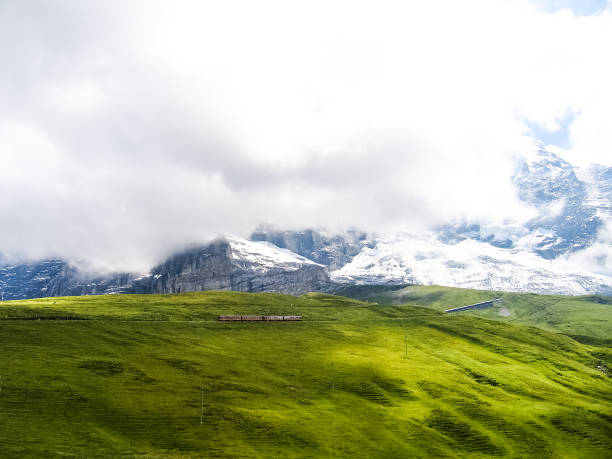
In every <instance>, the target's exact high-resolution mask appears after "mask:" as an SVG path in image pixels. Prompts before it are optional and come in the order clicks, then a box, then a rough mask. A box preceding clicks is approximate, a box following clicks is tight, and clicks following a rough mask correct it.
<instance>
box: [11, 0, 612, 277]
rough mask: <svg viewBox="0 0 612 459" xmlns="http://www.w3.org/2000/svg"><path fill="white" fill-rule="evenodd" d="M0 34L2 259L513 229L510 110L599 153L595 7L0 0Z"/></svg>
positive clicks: (602, 62)
mask: <svg viewBox="0 0 612 459" xmlns="http://www.w3.org/2000/svg"><path fill="white" fill-rule="evenodd" d="M0 39H1V40H2V42H3V43H14V44H15V46H12V47H4V48H3V49H2V51H0V53H2V56H1V57H2V59H1V60H0V99H1V100H2V101H3V104H2V107H0V167H1V168H2V170H1V171H0V172H1V175H2V177H3V179H2V180H1V181H0V193H1V194H0V215H2V216H3V217H2V221H3V222H5V224H4V225H2V228H0V251H2V252H6V253H20V254H25V255H27V256H40V255H50V254H60V255H65V256H69V257H72V258H75V257H81V258H87V259H92V260H94V262H95V263H96V264H98V265H99V266H106V267H122V268H129V269H141V268H143V267H146V266H148V264H150V263H152V262H153V261H154V260H155V259H158V258H159V257H160V256H163V255H164V254H165V253H167V252H168V251H169V250H171V249H173V248H174V247H176V246H178V245H180V244H182V243H184V242H187V241H191V240H201V239H205V238H206V237H210V236H212V235H214V234H215V233H219V232H234V233H242V234H244V233H245V232H248V231H249V230H250V229H251V228H253V227H254V226H256V225H257V224H258V223H259V222H261V221H266V222H272V223H276V224H278V225H280V226H285V227H291V226H295V227H297V226H332V227H335V226H338V225H340V226H342V225H358V226H361V227H364V228H367V229H389V228H401V229H405V228H407V227H415V226H429V225H432V224H436V223H439V222H442V221H448V220H452V219H455V218H470V219H473V220H477V221H483V222H485V221H486V222H488V223H489V224H491V225H496V224H501V223H502V222H503V221H506V220H508V219H513V220H517V221H520V220H521V219H524V218H526V217H527V216H528V215H530V213H529V212H530V211H529V209H525V208H523V207H522V205H521V204H520V203H519V202H517V200H516V197H515V195H514V190H513V188H512V186H511V184H510V173H511V170H512V167H513V155H515V154H516V153H520V152H525V151H528V150H530V149H533V148H534V145H535V144H534V142H533V139H530V138H529V137H527V133H528V129H527V128H526V125H525V123H524V120H525V119H528V120H530V121H532V122H536V123H538V124H540V125H542V126H544V127H549V128H555V126H556V124H555V123H557V120H558V119H559V118H560V117H562V116H563V114H565V113H567V112H568V110H569V111H572V112H575V113H578V114H579V115H578V116H577V117H576V119H575V121H574V122H573V123H572V124H571V126H570V128H569V129H570V139H571V143H572V148H571V151H570V153H569V154H570V155H571V156H572V158H577V160H579V161H598V162H606V158H607V157H608V156H609V153H608V152H609V151H610V149H611V147H612V130H611V129H608V127H609V120H610V107H612V103H611V102H612V99H611V98H612V89H611V87H610V85H609V81H612V64H611V58H610V57H609V50H608V47H609V43H611V42H612V13H611V12H610V11H609V10H608V11H605V12H602V13H600V14H598V15H596V16H589V17H577V16H575V15H574V14H572V13H571V12H570V11H569V10H562V11H559V12H557V13H554V14H548V13H543V12H541V11H540V10H538V9H537V8H536V6H534V5H533V4H531V3H529V2H527V1H523V0H517V1H505V0H470V1H465V2H456V1H450V0H449V1H439V2H419V3H416V2H376V4H374V3H371V2H355V1H350V2H348V1H346V2H308V3H303V4H299V3H293V2H281V1H278V2H232V1H229V2H195V1H194V2H187V1H182V2H151V1H146V2H106V1H105V2H83V3H78V4H77V3H74V2H68V1H54V2H45V3H44V4H40V3H34V2H28V1H5V2H3V3H2V4H1V5H0ZM607 162H608V163H609V160H607ZM7 222H8V224H6V223H7Z"/></svg>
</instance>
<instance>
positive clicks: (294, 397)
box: [0, 288, 612, 458]
mask: <svg viewBox="0 0 612 459" xmlns="http://www.w3.org/2000/svg"><path fill="white" fill-rule="evenodd" d="M398 292H399V291H398ZM396 293H397V292H394V293H393V294H394V295H395V294H396ZM487 293H488V294H489V297H490V295H491V294H490V292H487ZM382 294H386V293H384V292H383V293H382ZM403 294H405V296H404V297H403V298H393V299H391V300H389V301H388V303H389V304H386V305H385V304H374V303H367V302H361V301H358V300H355V299H348V298H343V297H338V296H333V295H323V294H308V295H304V296H302V297H297V298H296V297H291V296H285V295H277V294H248V293H237V292H201V293H189V294H181V295H111V296H87V297H71V298H46V299H37V300H27V301H10V302H3V303H0V378H1V379H0V456H1V457H3V458H4V457H6V458H10V457H16V458H23V457H79V458H80V457H153V458H155V457H266V458H267V457H316V458H319V457H345V456H353V457H367V458H371V457H381V458H393V457H397V458H403V457H470V458H471V457H490V456H499V457H529V456H532V457H533V456H537V457H540V458H548V457H551V458H560V457H568V458H574V457H601V458H605V457H610V456H611V455H612V377H611V374H610V368H611V367H612V361H611V359H610V356H611V355H612V354H611V352H610V346H609V343H608V341H607V338H609V337H610V335H609V334H606V328H605V327H607V326H609V321H608V322H606V323H605V324H604V325H602V324H601V323H600V322H598V321H599V320H600V319H602V318H603V319H602V320H604V321H605V320H608V319H606V318H609V316H608V315H606V314H607V312H606V311H609V308H612V305H609V304H599V303H597V302H593V301H591V300H584V299H580V298H578V299H567V305H565V306H563V307H564V308H565V309H563V312H562V313H558V314H557V316H555V318H554V319H547V312H546V311H548V310H553V311H556V310H557V309H555V307H554V305H553V303H554V302H555V301H557V298H558V297H548V296H538V295H529V296H525V297H521V298H522V299H517V300H511V298H513V296H512V295H511V294H505V295H504V298H505V299H506V301H505V307H507V308H508V309H509V310H510V311H511V312H513V313H514V314H515V315H514V316H509V317H502V316H499V311H493V310H487V311H480V312H478V313H477V314H491V315H492V318H494V319H495V320H490V319H489V318H486V317H478V316H475V315H473V314H464V313H461V314H453V315H445V314H443V313H441V312H440V309H444V306H450V307H452V306H460V305H461V304H456V303H457V302H463V304H468V303H470V302H474V301H472V299H473V298H476V300H475V301H478V299H479V298H480V297H481V296H483V297H484V296H485V294H484V293H481V292H474V291H457V292H455V293H452V292H451V293H448V292H446V293H445V292H444V291H442V290H435V288H432V290H427V289H425V290H414V291H412V292H411V293H409V292H408V291H405V292H403ZM427 295H430V296H427ZM453 295H456V297H453ZM489 297H487V298H484V299H489ZM519 297H520V295H518V296H517V298H519ZM366 299H369V300H372V298H366ZM378 299H379V300H381V298H378ZM604 299H605V298H604ZM396 300H397V301H396ZM451 300H452V301H451ZM513 301H516V304H515V303H513ZM530 301H531V302H532V304H533V305H534V306H533V310H532V311H531V312H530V311H529V308H526V307H525V308H524V309H521V308H523V306H521V305H522V304H523V303H525V302H530ZM585 301H586V302H587V303H589V304H591V303H593V304H598V305H599V306H601V307H602V311H604V313H603V314H602V315H600V313H599V312H598V311H599V310H593V312H592V313H588V314H587V315H586V316H584V317H585V319H584V321H582V316H581V315H580V314H579V312H576V310H577V309H576V308H579V307H580V304H582V302H585ZM448 302H451V304H448ZM394 303H397V304H394ZM400 303H402V304H400ZM403 303H409V304H403ZM519 303H520V304H519ZM525 304H527V303H525ZM556 304H558V302H557V303H556ZM585 304H586V303H585ZM513 305H515V306H516V308H515V307H514V306H513ZM606 308H607V309H606ZM534 311H535V312H534ZM519 312H520V314H519ZM219 314H278V315H288V314H301V315H302V316H303V318H304V320H303V321H302V322H261V323H259V322H255V323H221V322H218V321H217V320H216V317H217V316H218V315H219ZM495 314H497V316H495ZM553 315H554V314H553ZM510 319H513V322H514V323H509V322H508V320H510ZM551 320H552V322H551ZM527 323H531V324H536V325H540V326H541V327H543V328H536V327H533V326H529V325H525V324H527ZM606 324H607V325H606ZM581 327H582V328H581ZM608 330H609V329H608ZM568 335H572V336H573V337H572V336H568ZM576 337H586V338H576Z"/></svg>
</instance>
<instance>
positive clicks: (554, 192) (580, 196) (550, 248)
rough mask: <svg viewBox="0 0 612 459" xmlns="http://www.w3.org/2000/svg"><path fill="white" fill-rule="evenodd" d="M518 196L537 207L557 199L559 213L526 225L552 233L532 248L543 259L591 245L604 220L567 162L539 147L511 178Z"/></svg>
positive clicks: (533, 229)
mask: <svg viewBox="0 0 612 459" xmlns="http://www.w3.org/2000/svg"><path fill="white" fill-rule="evenodd" d="M513 181H514V184H515V185H516V186H517V192H518V196H519V198H520V199H521V200H522V201H524V202H526V203H528V204H532V205H534V206H535V207H536V208H538V209H545V208H546V206H548V205H550V204H554V203H555V202H559V203H561V204H562V207H561V210H560V212H559V213H557V214H556V215H553V216H547V215H543V216H542V217H537V218H535V219H533V220H531V221H529V222H528V223H527V224H526V227H527V229H529V230H530V231H538V230H539V231H541V232H544V233H548V234H550V235H551V236H550V237H546V238H544V239H543V240H542V241H540V242H539V243H538V244H537V246H536V247H535V250H534V251H535V252H536V253H537V254H538V255H540V256H541V257H542V258H545V259H553V258H557V257H558V256H559V255H561V254H563V253H566V252H573V251H576V250H580V249H584V248H586V247H588V246H590V245H591V244H592V243H593V242H594V241H595V239H597V233H598V231H599V229H600V228H601V227H602V225H603V222H602V221H601V219H600V218H599V217H598V216H597V208H596V207H594V206H592V205H589V204H588V202H587V187H586V184H585V183H584V182H583V181H582V180H580V179H579V178H578V177H577V176H576V173H575V172H574V168H573V167H572V165H571V164H570V163H568V162H567V161H565V160H563V159H561V158H560V157H558V156H557V155H555V154H553V153H550V152H547V151H545V150H541V151H540V152H539V154H538V161H531V162H525V163H523V164H522V166H521V167H520V168H519V170H518V171H517V172H516V174H515V176H514V177H513Z"/></svg>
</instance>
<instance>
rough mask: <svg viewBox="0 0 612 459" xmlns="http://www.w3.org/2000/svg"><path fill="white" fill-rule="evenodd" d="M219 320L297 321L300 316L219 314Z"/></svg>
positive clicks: (300, 318)
mask: <svg viewBox="0 0 612 459" xmlns="http://www.w3.org/2000/svg"><path fill="white" fill-rule="evenodd" d="M218 319H219V320H220V321H221V322H258V321H262V322H263V321H265V322H272V321H299V320H302V316H228V315H223V316H219V317H218Z"/></svg>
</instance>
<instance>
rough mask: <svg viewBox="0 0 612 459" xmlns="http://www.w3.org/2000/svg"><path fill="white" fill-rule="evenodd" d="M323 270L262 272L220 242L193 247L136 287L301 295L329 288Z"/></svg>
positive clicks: (147, 290) (306, 267)
mask: <svg viewBox="0 0 612 459" xmlns="http://www.w3.org/2000/svg"><path fill="white" fill-rule="evenodd" d="M330 284H331V282H330V280H329V275H328V274H327V270H326V269H325V268H324V267H323V266H319V265H316V264H306V263H305V264H302V265H299V266H297V267H295V266H293V267H291V269H288V268H287V267H283V266H282V265H280V266H278V267H266V268H262V267H261V266H259V265H258V264H257V262H256V261H254V262H245V261H244V260H243V259H241V258H240V257H238V256H235V253H234V251H233V250H232V245H231V244H230V243H229V242H228V241H226V240H224V239H220V240H217V241H215V242H213V243H211V244H209V245H207V246H200V247H193V248H191V249H189V250H186V251H184V252H183V253H180V254H177V255H174V256H172V257H171V258H169V259H168V260H167V261H166V262H164V263H163V264H161V265H159V266H157V267H155V268H153V270H152V271H151V276H150V277H149V278H148V279H146V280H144V279H143V281H141V282H140V283H137V284H136V285H135V286H134V287H133V289H132V290H133V291H136V292H139V293H181V292H195V291H201V290H234V291H241V292H275V293H287V294H291V295H300V294H302V293H307V292H313V291H326V290H328V289H329V288H330Z"/></svg>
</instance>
